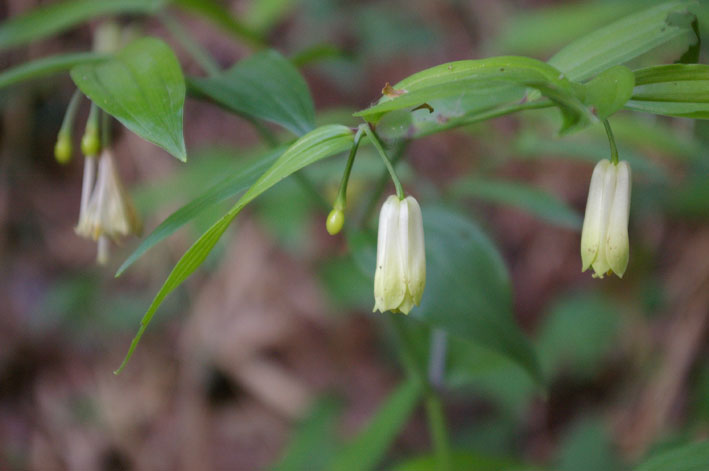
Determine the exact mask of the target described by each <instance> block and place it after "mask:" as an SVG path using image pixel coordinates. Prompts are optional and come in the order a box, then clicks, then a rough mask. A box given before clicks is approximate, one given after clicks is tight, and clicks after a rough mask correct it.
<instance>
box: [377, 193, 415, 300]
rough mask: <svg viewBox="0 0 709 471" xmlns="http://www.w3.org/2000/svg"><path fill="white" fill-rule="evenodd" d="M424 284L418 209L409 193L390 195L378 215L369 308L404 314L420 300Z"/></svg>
mask: <svg viewBox="0 0 709 471" xmlns="http://www.w3.org/2000/svg"><path fill="white" fill-rule="evenodd" d="M425 285H426V251H425V245H424V237H423V219H422V217H421V208H420V207H419V205H418V203H417V202H416V200H415V199H414V198H413V197H411V196H408V197H406V198H404V199H403V200H399V198H398V197H396V196H394V195H392V196H390V197H389V198H387V200H386V201H385V202H384V205H383V206H382V210H381V213H380V214H379V235H378V238H377V267H376V271H375V273H374V302H375V304H374V309H373V310H374V311H380V312H384V311H392V312H403V313H404V314H408V313H409V311H411V309H412V308H413V307H414V306H418V305H419V304H420V303H421V297H422V296H423V290H424V287H425Z"/></svg>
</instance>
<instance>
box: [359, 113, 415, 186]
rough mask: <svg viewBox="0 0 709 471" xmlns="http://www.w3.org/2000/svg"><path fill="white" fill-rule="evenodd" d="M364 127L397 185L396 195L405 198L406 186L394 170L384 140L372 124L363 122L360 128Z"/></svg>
mask: <svg viewBox="0 0 709 471" xmlns="http://www.w3.org/2000/svg"><path fill="white" fill-rule="evenodd" d="M362 128H363V129H364V131H365V132H366V133H367V137H369V140H370V141H372V144H374V147H375V148H376V149H377V151H378V152H379V155H380V156H381V157H382V160H383V161H384V165H385V166H386V168H387V170H388V171H389V175H390V176H391V179H392V181H393V182H394V187H396V196H398V197H399V199H400V200H403V199H404V188H403V187H402V186H401V182H400V181H399V177H398V176H397V175H396V172H395V171H394V166H393V165H392V164H391V160H390V159H389V156H388V155H387V153H386V151H385V150H384V145H383V144H382V141H381V140H379V136H377V133H376V132H374V128H373V127H372V125H371V124H363V125H361V126H360V129H362Z"/></svg>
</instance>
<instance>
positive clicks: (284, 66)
mask: <svg viewBox="0 0 709 471" xmlns="http://www.w3.org/2000/svg"><path fill="white" fill-rule="evenodd" d="M188 80H189V84H190V87H191V88H193V89H194V90H196V91H197V92H198V93H199V94H202V95H204V96H206V97H208V98H210V99H212V100H214V101H215V102H216V103H218V104H219V105H221V106H223V107H225V108H227V109H229V110H232V111H235V112H237V113H239V114H245V115H248V116H252V117H254V118H259V119H264V120H267V121H271V122H274V123H276V124H280V125H281V126H283V127H284V128H286V129H288V130H289V131H291V132H293V133H295V134H296V135H299V136H300V135H302V134H305V133H306V132H308V131H310V130H312V129H313V128H314V127H315V107H314V105H313V99H312V98H311V96H310V91H309V90H308V85H307V84H306V83H305V80H304V79H303V77H302V76H301V75H300V72H298V69H296V68H295V67H294V66H293V64H291V63H290V61H289V60H288V59H286V58H285V57H283V56H282V55H280V54H279V53H278V52H276V51H273V50H269V51H263V52H259V53H257V54H254V55H253V56H251V57H248V58H246V59H243V60H241V61H239V62H237V64H236V65H234V67H232V68H231V69H229V70H227V71H225V72H223V73H221V74H219V75H216V76H212V77H208V78H193V77H191V78H189V79H188Z"/></svg>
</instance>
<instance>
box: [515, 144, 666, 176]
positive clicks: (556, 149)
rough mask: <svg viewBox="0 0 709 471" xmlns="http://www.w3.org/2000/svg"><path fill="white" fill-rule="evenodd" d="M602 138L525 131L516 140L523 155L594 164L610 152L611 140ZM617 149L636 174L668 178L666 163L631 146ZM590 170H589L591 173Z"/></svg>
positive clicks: (517, 146) (524, 156)
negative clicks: (558, 136)
mask: <svg viewBox="0 0 709 471" xmlns="http://www.w3.org/2000/svg"><path fill="white" fill-rule="evenodd" d="M598 136H599V138H598V139H594V140H589V139H588V138H587V137H586V136H583V137H582V136H578V137H577V136H573V137H569V138H564V139H563V140H550V139H548V138H543V137H541V136H538V135H536V134H533V133H530V132H525V133H522V134H520V136H519V137H518V138H517V140H516V142H515V154H514V155H515V157H520V158H535V159H536V158H542V159H546V158H558V157H560V156H561V157H563V158H566V159H571V160H578V161H582V162H588V163H589V164H595V163H596V162H598V161H599V160H601V159H607V158H608V156H609V155H610V151H609V150H608V141H607V140H606V139H605V138H604V137H603V136H602V135H601V134H598ZM618 153H619V155H620V158H621V159H622V160H627V161H628V162H629V163H630V166H631V167H632V169H633V174H634V175H635V174H637V175H643V176H644V177H646V178H651V179H653V180H656V181H659V182H666V181H667V174H666V172H665V170H664V168H663V167H660V166H659V165H658V164H656V163H655V162H653V161H652V160H649V159H648V158H646V157H644V156H641V155H638V154H637V153H635V152H633V151H632V150H630V149H629V148H628V147H625V146H622V145H619V146H618ZM590 172H591V171H590V170H589V175H590V174H591V173H590Z"/></svg>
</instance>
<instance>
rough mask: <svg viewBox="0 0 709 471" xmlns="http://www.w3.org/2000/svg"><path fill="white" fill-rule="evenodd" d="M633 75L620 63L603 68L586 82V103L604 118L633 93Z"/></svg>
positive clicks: (618, 107)
mask: <svg viewBox="0 0 709 471" xmlns="http://www.w3.org/2000/svg"><path fill="white" fill-rule="evenodd" d="M634 85H635V76H634V75H633V72H632V71H631V70H630V69H629V68H627V67H625V66H622V65H616V66H614V67H611V68H610V69H607V70H604V71H603V72H601V73H600V74H598V75H597V76H596V77H594V78H593V79H592V80H590V81H589V82H588V83H586V85H585V86H586V100H585V102H586V104H588V105H590V106H592V107H593V109H594V111H595V113H596V116H598V117H599V118H601V119H605V118H607V117H609V116H611V115H612V114H613V113H615V112H616V111H618V110H620V109H622V108H623V105H625V104H626V102H627V101H628V100H629V99H630V97H631V96H632V95H633V86H634Z"/></svg>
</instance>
